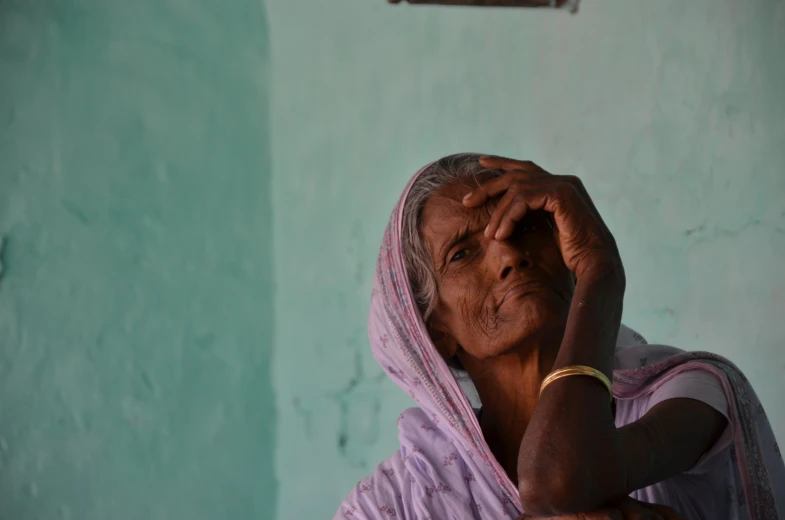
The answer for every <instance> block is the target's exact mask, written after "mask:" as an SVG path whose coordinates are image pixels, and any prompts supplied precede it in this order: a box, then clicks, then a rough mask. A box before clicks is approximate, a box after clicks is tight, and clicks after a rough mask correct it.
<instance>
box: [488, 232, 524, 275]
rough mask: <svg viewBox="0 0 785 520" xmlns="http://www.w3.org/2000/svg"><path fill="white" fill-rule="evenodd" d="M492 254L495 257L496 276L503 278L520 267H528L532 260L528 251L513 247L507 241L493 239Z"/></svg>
mask: <svg viewBox="0 0 785 520" xmlns="http://www.w3.org/2000/svg"><path fill="white" fill-rule="evenodd" d="M491 249H492V250H493V256H495V257H496V267H495V269H496V273H497V274H496V276H497V277H498V279H499V280H504V279H506V278H507V277H508V276H510V275H511V274H513V273H516V272H518V271H520V270H521V269H528V268H529V267H531V266H532V264H533V261H532V258H531V256H529V253H528V252H526V251H522V250H521V249H520V248H518V247H515V246H514V245H513V244H511V243H510V242H508V241H497V240H494V241H493V245H492V246H491Z"/></svg>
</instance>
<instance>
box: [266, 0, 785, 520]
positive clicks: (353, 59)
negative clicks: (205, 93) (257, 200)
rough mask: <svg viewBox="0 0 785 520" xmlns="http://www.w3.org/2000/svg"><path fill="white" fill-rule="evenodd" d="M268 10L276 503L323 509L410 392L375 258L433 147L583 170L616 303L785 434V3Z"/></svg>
mask: <svg viewBox="0 0 785 520" xmlns="http://www.w3.org/2000/svg"><path fill="white" fill-rule="evenodd" d="M267 5H268V9H269V11H268V12H269V20H270V28H271V41H272V62H273V69H274V71H273V87H272V92H273V103H272V105H271V106H272V127H273V128H274V132H273V135H272V145H273V146H272V149H273V170H274V172H275V174H274V178H273V199H274V214H275V219H274V233H273V235H274V248H273V250H274V256H275V258H274V264H275V273H276V281H277V288H278V289H277V293H276V298H275V308H276V342H275V358H274V365H273V366H274V386H275V388H276V394H277V405H278V408H279V421H278V423H277V432H278V443H277V448H276V464H277V475H278V478H279V480H280V493H279V518H281V519H291V518H329V517H330V516H331V515H332V513H333V512H334V511H335V509H336V507H337V505H338V503H339V501H340V500H341V498H342V497H343V496H344V495H345V494H346V493H347V492H348V491H349V490H350V488H351V487H352V486H353V485H354V483H355V482H356V481H357V480H358V479H360V478H361V477H363V476H364V475H366V474H367V473H368V472H369V471H371V469H372V468H373V467H374V466H375V464H376V463H377V462H379V461H380V460H381V459H383V458H384V457H387V456H388V455H389V454H391V453H392V451H393V450H394V449H395V445H396V443H395V438H396V429H395V417H396V415H397V413H398V411H399V409H400V408H401V407H403V406H407V405H408V404H409V401H408V397H407V396H405V395H404V394H403V392H401V391H399V390H398V389H397V388H396V387H394V385H393V384H392V383H390V382H387V381H386V380H384V378H383V377H382V376H381V375H380V374H381V370H380V369H379V368H378V367H377V366H376V364H375V362H374V361H373V359H372V357H371V355H370V352H369V351H368V342H367V339H366V335H365V322H366V312H367V305H368V300H369V295H370V288H371V278H372V274H373V266H374V262H375V257H376V253H377V247H378V245H379V242H380V240H381V233H382V230H383V228H384V225H385V223H386V219H387V216H388V214H389V211H390V210H391V209H392V206H393V204H394V202H395V200H396V199H397V197H398V194H399V192H400V190H401V189H402V187H403V186H404V184H405V182H406V180H407V179H408V178H409V176H410V175H411V174H412V173H413V172H414V171H415V170H416V169H417V168H418V167H420V166H421V165H422V164H424V163H425V162H427V161H429V160H432V159H435V158H437V157H439V156H441V155H444V154H447V153H451V152H458V151H480V152H488V153H499V154H509V155H512V156H515V157H522V158H531V159H534V160H536V161H538V162H539V163H540V164H541V165H543V166H544V167H546V168H549V169H552V170H553V171H556V172H566V173H572V174H577V175H579V176H581V177H583V178H584V179H585V182H586V184H587V186H588V188H589V190H590V193H592V194H593V195H594V197H595V200H596V202H597V204H598V206H599V207H600V209H601V211H602V212H603V214H604V216H605V217H606V219H607V221H608V223H609V225H610V226H611V229H612V230H613V231H614V232H615V234H616V236H617V238H618V241H619V244H620V247H621V250H622V254H623V258H624V260H625V264H626V267H627V272H628V280H629V286H628V291H627V298H626V312H625V321H627V322H628V323H629V324H631V325H632V326H634V327H636V328H638V329H639V330H641V332H643V333H644V335H646V336H648V337H649V339H650V340H654V341H659V342H667V343H672V344H675V345H678V346H681V347H683V348H687V349H708V350H712V351H715V352H719V353H722V354H725V355H727V356H729V357H730V358H732V359H733V360H735V361H736V362H738V364H739V365H741V367H742V368H743V369H744V370H745V371H746V372H747V373H748V374H749V376H750V377H751V378H752V379H753V381H754V382H755V385H756V387H757V389H758V391H759V393H760V395H761V397H762V399H763V402H764V404H765V405H766V406H767V408H768V411H769V412H770V414H771V418H772V420H773V422H774V425H775V428H776V431H777V433H778V435H779V438H780V439H781V440H783V441H785V409H784V408H783V406H782V395H783V394H785V350H783V345H785V320H783V319H782V317H783V312H784V311H785V274H784V272H783V269H782V265H781V264H782V258H783V257H785V97H783V92H785V60H783V59H782V50H783V49H785V32H783V31H782V28H783V27H785V3H783V2H772V1H768V0H751V1H749V2H738V1H736V0H690V1H688V2H685V1H683V0H658V1H646V2H629V1H623V0H586V1H585V2H584V5H583V8H582V10H581V12H580V14H578V15H577V16H569V15H567V14H566V13H561V12H544V11H538V12H534V11H495V12H492V11H475V10H464V9H447V8H424V7H419V8H415V7H407V6H403V5H401V6H397V7H391V6H388V5H386V3H385V2H384V1H383V0H330V1H316V0H311V1H309V2H292V1H290V0H268V2H267Z"/></svg>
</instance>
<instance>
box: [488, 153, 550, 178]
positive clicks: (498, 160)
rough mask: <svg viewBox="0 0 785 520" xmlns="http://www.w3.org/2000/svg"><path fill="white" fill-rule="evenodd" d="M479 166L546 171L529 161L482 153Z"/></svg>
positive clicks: (509, 169) (534, 171)
mask: <svg viewBox="0 0 785 520" xmlns="http://www.w3.org/2000/svg"><path fill="white" fill-rule="evenodd" d="M480 166H482V167H483V168H488V169H489V170H504V171H512V170H522V171H527V172H533V173H537V172H539V173H545V174H547V173H548V172H546V171H545V170H543V169H542V168H540V167H539V166H537V165H536V164H534V163H533V162H531V161H518V160H516V159H509V158H507V157H499V156H496V155H483V156H482V157H480Z"/></svg>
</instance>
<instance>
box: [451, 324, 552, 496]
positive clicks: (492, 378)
mask: <svg viewBox="0 0 785 520" xmlns="http://www.w3.org/2000/svg"><path fill="white" fill-rule="evenodd" d="M560 343H561V338H560V337H559V338H558V339H556V340H552V341H548V342H538V343H537V344H529V345H523V346H521V348H519V349H516V351H515V352H512V353H509V354H505V355H503V356H498V357H494V358H492V359H484V360H478V359H463V357H461V362H462V363H463V365H464V368H466V371H467V372H468V373H469V377H471V379H472V381H473V382H474V385H475V387H476V388H477V393H478V394H479V396H480V400H481V402H482V416H481V417H480V426H481V428H482V432H483V436H484V437H485V441H486V442H487V443H488V446H489V447H490V449H491V452H493V454H494V456H495V457H496V460H498V461H499V464H501V466H502V468H503V469H504V471H505V472H506V473H507V475H508V476H509V477H510V479H511V480H512V481H513V482H517V481H518V476H517V465H518V453H519V451H520V447H521V440H522V439H523V434H524V433H525V432H526V427H527V426H528V425H529V421H530V420H531V417H532V415H533V414H534V408H535V406H536V405H537V399H538V397H539V391H540V384H542V380H543V379H544V378H545V376H547V375H548V373H549V372H550V371H551V370H552V367H553V364H554V361H555V360H556V355H557V354H558V352H559V346H560Z"/></svg>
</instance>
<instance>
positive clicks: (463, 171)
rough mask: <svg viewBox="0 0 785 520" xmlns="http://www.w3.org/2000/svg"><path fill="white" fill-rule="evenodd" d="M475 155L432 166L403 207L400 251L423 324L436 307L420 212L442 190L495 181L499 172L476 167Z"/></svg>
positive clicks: (455, 156)
mask: <svg viewBox="0 0 785 520" xmlns="http://www.w3.org/2000/svg"><path fill="white" fill-rule="evenodd" d="M480 157H481V155H479V154H471V153H464V154H457V155H450V156H447V157H444V158H442V159H439V160H438V161H436V162H434V163H432V164H431V165H429V166H428V167H426V169H425V170H424V171H423V172H422V173H421V174H420V176H419V177H417V180H415V181H414V184H413V185H412V188H411V190H410V191H409V195H408V196H407V197H406V201H405V202H404V205H403V221H402V223H401V224H402V236H401V241H402V244H401V246H402V248H403V256H404V264H405V266H406V274H407V276H408V277H409V283H410V284H411V287H412V292H413V293H414V299H415V301H416V302H417V306H418V307H419V309H420V312H421V313H422V317H423V320H425V321H426V322H427V321H428V318H430V316H431V314H432V313H433V311H434V308H435V307H436V302H437V300H438V296H439V295H438V287H437V284H436V273H435V271H434V267H433V260H432V259H431V252H430V249H429V247H428V244H427V243H426V241H425V240H423V238H422V234H421V233H422V219H423V209H424V208H425V204H426V203H427V202H428V200H429V199H430V198H431V197H432V196H433V195H434V194H436V193H437V192H438V191H439V190H441V189H442V188H444V187H445V186H449V185H450V184H453V183H455V182H459V181H464V182H465V181H466V180H467V179H471V180H472V181H473V182H476V183H477V184H478V185H479V179H478V177H480V176H483V177H486V178H488V177H498V176H500V175H502V172H501V171H499V170H489V169H487V168H483V167H482V166H480V161H479V160H480Z"/></svg>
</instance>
